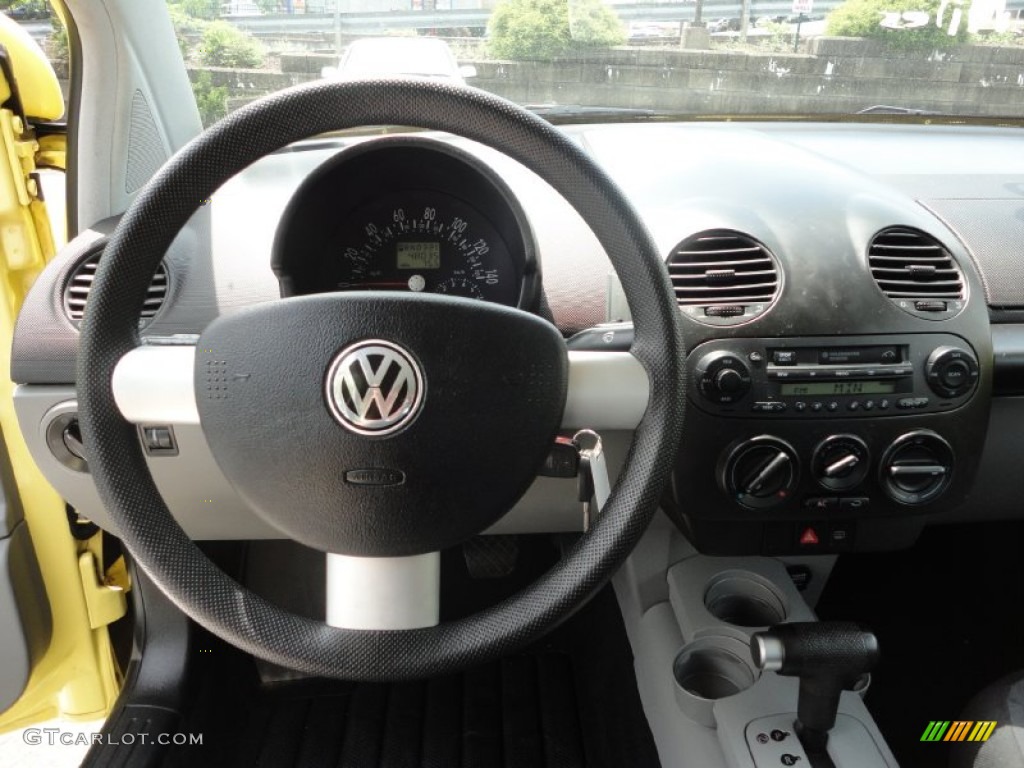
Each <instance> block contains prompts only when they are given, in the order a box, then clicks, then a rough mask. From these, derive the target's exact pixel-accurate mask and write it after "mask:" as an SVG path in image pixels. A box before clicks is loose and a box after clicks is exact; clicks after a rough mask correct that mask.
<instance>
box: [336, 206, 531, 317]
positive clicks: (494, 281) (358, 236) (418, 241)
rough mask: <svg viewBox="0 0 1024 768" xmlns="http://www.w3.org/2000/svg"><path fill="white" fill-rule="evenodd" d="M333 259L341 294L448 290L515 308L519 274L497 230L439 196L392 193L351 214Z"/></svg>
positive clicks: (474, 212) (480, 216) (471, 211)
mask: <svg viewBox="0 0 1024 768" xmlns="http://www.w3.org/2000/svg"><path fill="white" fill-rule="evenodd" d="M334 242H335V243H336V245H335V248H336V250H335V252H334V253H333V254H331V261H333V263H334V269H333V270H332V272H333V275H334V277H335V280H334V286H335V289H336V290H343V291H345V290H395V291H403V290H404V291H413V292H416V293H419V292H429V293H443V294H448V295H452V296H462V297H466V298H473V299H483V300H486V301H493V302H497V303H501V304H507V305H510V306H514V305H515V304H516V303H517V302H518V300H519V289H520V280H521V275H520V270H519V269H517V267H516V262H515V261H514V260H513V258H512V256H511V254H510V253H509V249H508V246H507V245H506V244H505V241H504V240H503V239H502V237H501V235H500V234H499V233H498V231H497V229H496V228H495V227H494V225H493V224H492V223H491V222H490V221H489V220H488V219H487V218H486V217H485V216H484V215H483V214H481V213H480V212H479V211H477V210H475V209H474V208H473V207H472V206H470V205H469V204H467V203H465V202H464V201H462V200H459V199H457V198H455V197H453V196H451V195H447V194H444V193H440V192H434V191H418V192H395V193H391V194H388V195H386V196H385V197H384V198H383V199H378V200H375V201H374V202H373V203H372V204H370V205H367V206H363V207H361V208H358V209H356V210H355V211H353V213H352V216H351V217H350V218H349V220H348V221H346V222H345V223H343V224H342V226H341V227H340V229H339V232H338V236H337V238H336V239H335V241H334Z"/></svg>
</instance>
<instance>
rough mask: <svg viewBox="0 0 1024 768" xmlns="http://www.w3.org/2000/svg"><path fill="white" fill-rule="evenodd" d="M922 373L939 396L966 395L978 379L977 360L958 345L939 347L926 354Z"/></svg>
mask: <svg viewBox="0 0 1024 768" xmlns="http://www.w3.org/2000/svg"><path fill="white" fill-rule="evenodd" d="M924 375H925V378H927V380H928V386H930V387H931V388H932V389H933V390H934V391H935V394H937V395H939V396H940V397H960V396H961V395H966V394H967V393H968V392H970V391H971V390H972V389H973V388H974V385H975V383H976V382H977V381H978V361H977V360H976V359H975V357H974V355H973V354H971V353H970V352H968V351H967V350H965V349H960V348H959V347H939V348H937V349H935V350H933V351H932V353H931V354H930V355H928V361H927V362H926V363H925V366H924Z"/></svg>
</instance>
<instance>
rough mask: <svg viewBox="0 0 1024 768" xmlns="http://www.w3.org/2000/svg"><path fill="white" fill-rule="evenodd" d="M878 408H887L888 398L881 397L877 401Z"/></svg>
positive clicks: (885, 409)
mask: <svg viewBox="0 0 1024 768" xmlns="http://www.w3.org/2000/svg"><path fill="white" fill-rule="evenodd" d="M878 408H879V410H882V411H887V410H889V400H888V399H887V398H884V397H883V398H882V399H881V400H879V401H878Z"/></svg>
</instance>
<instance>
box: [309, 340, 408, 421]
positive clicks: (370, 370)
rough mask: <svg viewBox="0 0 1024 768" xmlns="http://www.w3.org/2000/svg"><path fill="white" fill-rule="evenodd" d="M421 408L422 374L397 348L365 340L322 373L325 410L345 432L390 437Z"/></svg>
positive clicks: (333, 361)
mask: <svg viewBox="0 0 1024 768" xmlns="http://www.w3.org/2000/svg"><path fill="white" fill-rule="evenodd" d="M422 404H423V374H422V372H421V371H420V367H419V365H417V364H416V361H415V360H414V359H413V357H412V355H410V354H409V353H408V352H406V351H405V350H404V349H402V348H401V347H400V346H398V345H397V344H393V343H391V342H390V341H382V340H380V339H368V340H366V341H360V342H358V343H357V344H353V345H352V346H349V347H346V348H345V349H343V350H341V352H339V353H338V354H337V355H335V357H334V359H333V360H332V361H331V366H330V368H329V369H328V370H327V405H328V407H329V408H330V409H331V414H332V415H333V416H334V418H335V419H337V420H338V423H340V424H341V425H342V426H343V427H345V429H348V430H349V431H351V432H355V433H356V434H359V435H376V436H380V435H390V434H392V433H394V432H397V431H398V430H400V429H402V428H403V427H404V426H406V425H407V424H409V423H410V422H411V421H412V420H413V419H414V418H416V414H417V413H419V410H420V406H421V405H422Z"/></svg>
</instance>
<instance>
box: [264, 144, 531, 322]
mask: <svg viewBox="0 0 1024 768" xmlns="http://www.w3.org/2000/svg"><path fill="white" fill-rule="evenodd" d="M271 266H272V267H273V269H274V272H275V273H276V274H277V276H278V280H279V281H280V285H281V295H282V296H284V297H288V296H302V295H308V294H314V293H342V294H344V293H351V292H356V291H405V292H409V293H417V294H445V295H448V296H454V297H459V298H466V299H477V300H480V301H487V302H494V303H498V304H504V305H506V306H509V307H518V308H519V309H525V310H527V311H531V312H536V311H538V310H539V309H540V270H539V269H538V263H537V253H536V249H535V247H534V243H533V233H532V230H531V228H530V224H529V222H528V221H527V219H526V215H525V214H524V213H523V210H522V207H521V206H520V205H519V202H518V201H517V200H516V198H515V195H514V194H513V193H512V190H511V189H510V188H509V187H508V185H507V184H506V183H505V181H504V180H503V179H502V178H501V177H500V176H499V175H498V174H497V173H495V172H494V170H493V169H491V168H490V167H489V166H488V165H487V164H485V163H484V162H482V161H481V160H480V159H478V158H476V157H475V156H473V155H471V154H469V153H468V152H467V151H465V150H464V149H461V148H458V147H455V146H452V145H449V144H447V143H445V142H441V141H438V140H437V139H433V138H427V137H422V136H391V137H384V138H378V139H372V140H368V141H361V142H358V143H356V144H354V145H353V146H349V147H346V148H345V149H343V150H341V151H340V152H337V153H336V154H334V155H332V156H331V157H330V158H329V159H327V160H326V161H325V162H324V163H322V164H321V165H320V166H319V167H318V168H317V169H316V171H314V172H313V173H312V174H310V176H309V177H307V178H306V180H305V181H303V182H302V184H301V185H300V186H299V188H298V189H297V190H296V192H295V194H294V195H293V196H292V199H291V201H289V203H288V206H287V208H286V210H285V213H284V215H283V216H282V217H281V224H280V226H279V227H278V233H277V237H276V238H275V240H274V252H273V257H272V259H271Z"/></svg>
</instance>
